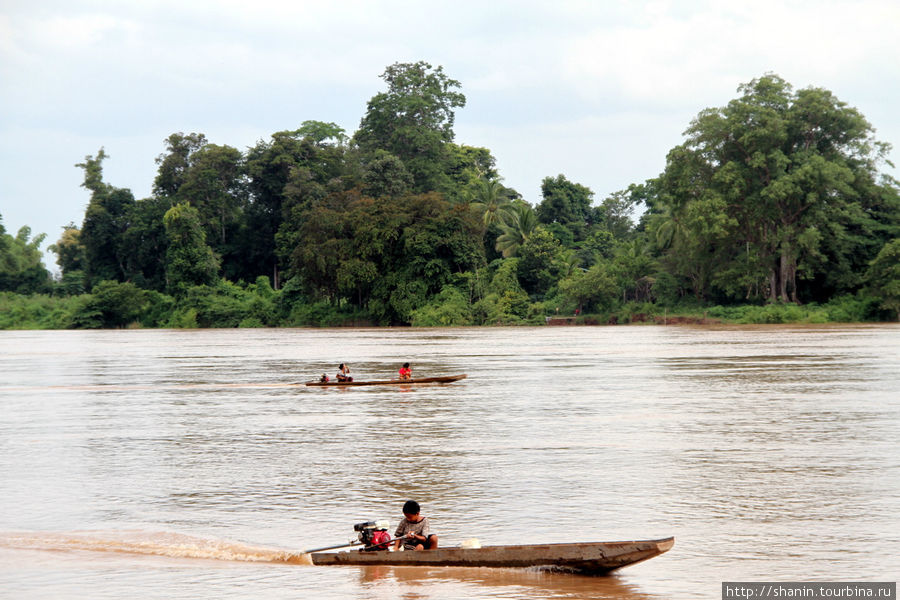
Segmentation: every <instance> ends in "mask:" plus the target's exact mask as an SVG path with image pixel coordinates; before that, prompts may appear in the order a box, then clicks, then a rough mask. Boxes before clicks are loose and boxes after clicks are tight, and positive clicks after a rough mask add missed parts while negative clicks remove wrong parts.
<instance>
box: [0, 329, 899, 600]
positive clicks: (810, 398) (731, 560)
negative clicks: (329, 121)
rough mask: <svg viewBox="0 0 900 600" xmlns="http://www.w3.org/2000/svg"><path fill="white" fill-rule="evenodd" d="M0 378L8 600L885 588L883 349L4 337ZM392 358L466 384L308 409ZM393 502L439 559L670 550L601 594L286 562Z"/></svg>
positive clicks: (887, 394) (434, 334) (714, 335)
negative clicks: (516, 548) (551, 550)
mask: <svg viewBox="0 0 900 600" xmlns="http://www.w3.org/2000/svg"><path fill="white" fill-rule="evenodd" d="M0 360H2V362H3V366H4V370H3V373H4V376H3V378H2V381H0V402H2V406H3V411H2V415H0V471H2V473H3V474H4V488H3V493H2V494H0V532H3V531H5V532H8V533H3V534H0V564H2V565H3V566H2V567H0V588H2V589H5V590H11V592H10V593H12V594H13V596H19V597H34V598H56V597H96V598H104V597H109V598H121V597H123V596H124V597H128V596H138V597H144V598H156V597H159V598H196V597H247V596H250V597H267V598H294V597H298V590H301V589H302V590H310V589H314V590H316V592H317V594H316V595H317V597H321V598H357V597H359V598H372V597H374V598H381V597H385V598H387V597H397V596H402V597H406V598H447V597H471V598H521V597H529V598H566V597H577V598H623V599H630V598H635V599H637V598H718V597H719V594H720V584H721V581H725V580H729V581H731V580H764V581H793V580H814V579H817V578H818V579H823V580H834V579H844V580H851V579H852V580H893V579H896V573H898V572H900V568H898V566H900V563H898V561H897V557H898V556H900V516H898V515H900V453H898V452H897V451H896V440H897V439H898V435H900V398H898V394H897V393H896V390H897V389H900V369H898V365H900V328H898V327H897V326H895V325H880V326H847V327H833V326H832V327H706V328H704V327H696V328H695V327H678V328H673V327H669V328H666V327H616V328H610V327H582V328H511V329H505V328H490V329H488V328H485V329H448V330H416V329H402V330H383V329H379V330H336V331H335V330H222V331H218V330H217V331H114V332H72V331H60V332H0ZM407 360H408V361H410V362H411V363H412V366H413V369H414V372H415V373H416V374H417V375H419V374H421V375H426V374H427V375H445V374H453V373H463V372H465V373H468V375H469V378H468V379H466V380H463V381H460V382H457V383H454V384H450V385H445V386H421V387H419V386H405V387H402V388H390V387H386V388H383V387H378V388H342V389H322V388H306V387H304V386H302V385H300V383H301V382H304V381H309V380H312V379H315V378H317V377H318V376H319V375H321V373H323V372H325V373H329V374H332V373H333V372H334V371H336V368H337V364H338V363H339V362H347V363H349V364H350V367H351V369H352V372H353V375H354V376H355V377H357V378H359V379H362V378H371V379H384V378H389V377H391V376H392V375H393V374H394V373H396V370H397V368H398V367H399V365H400V364H402V363H403V362H405V361H407ZM408 498H415V499H417V500H418V501H419V502H420V503H421V504H422V506H423V509H424V511H425V514H427V515H428V516H429V517H430V518H431V520H432V522H433V526H434V527H435V529H436V530H437V531H438V533H439V534H440V536H441V540H442V543H446V544H447V545H455V544H458V543H459V542H461V541H462V540H464V539H467V538H470V537H478V538H479V539H481V541H482V542H483V543H485V544H520V543H536V542H571V541H597V540H615V539H639V538H659V537H665V536H668V535H675V536H676V538H677V542H676V545H675V548H674V549H673V550H671V551H670V552H669V553H667V554H665V555H663V556H661V557H658V558H655V559H653V560H650V561H647V562H645V563H642V564H640V565H637V566H634V567H631V568H628V569H624V570H622V571H621V572H619V574H618V575H616V576H615V577H611V578H599V579H598V578H585V577H578V576H571V575H563V574H556V573H544V572H536V571H515V570H502V569H474V570H473V569H431V568H406V569H403V568H385V569H371V568H356V567H346V568H324V567H309V566H299V565H293V564H285V563H284V562H283V561H281V559H280V558H279V557H284V556H289V557H290V556H295V557H296V556H301V555H300V554H299V551H300V550H302V549H304V548H310V547H317V546H325V545H329V544H333V543H342V542H345V541H347V540H349V539H351V538H352V537H354V532H353V531H352V525H353V523H356V522H359V521H362V520H369V519H389V520H391V521H392V522H395V521H397V520H398V519H399V517H400V516H401V515H400V506H401V505H402V503H403V501H405V500H406V499H408ZM23 540H24V541H23ZM73 540H74V541H73ZM873 548H877V549H878V551H877V552H873V551H872V549H873ZM99 549H103V551H102V552H98V551H97V550H99ZM238 557H243V558H238ZM236 590H239V591H236Z"/></svg>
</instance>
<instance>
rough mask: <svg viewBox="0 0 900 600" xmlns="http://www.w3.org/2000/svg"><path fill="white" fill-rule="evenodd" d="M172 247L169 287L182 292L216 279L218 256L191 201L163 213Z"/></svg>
mask: <svg viewBox="0 0 900 600" xmlns="http://www.w3.org/2000/svg"><path fill="white" fill-rule="evenodd" d="M163 224H164V225H165V228H166V236H167V237H168V238H169V247H168V249H167V250H166V288H167V289H168V291H169V292H170V293H172V294H174V295H177V296H180V295H183V294H184V293H185V292H186V291H187V290H188V289H189V288H190V287H191V286H194V285H210V284H213V283H215V282H216V280H217V278H218V272H219V259H218V257H216V255H215V253H214V252H213V251H212V248H210V247H209V246H208V245H207V244H206V233H205V232H204V231H203V226H202V225H201V223H200V213H199V212H198V211H197V209H196V208H194V207H193V206H190V205H189V204H176V205H175V206H173V207H172V208H170V209H169V210H168V211H167V212H166V214H165V215H164V216H163Z"/></svg>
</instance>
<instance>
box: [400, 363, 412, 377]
mask: <svg viewBox="0 0 900 600" xmlns="http://www.w3.org/2000/svg"><path fill="white" fill-rule="evenodd" d="M400 379H412V369H410V368H409V363H408V362H407V363H403V366H402V367H400Z"/></svg>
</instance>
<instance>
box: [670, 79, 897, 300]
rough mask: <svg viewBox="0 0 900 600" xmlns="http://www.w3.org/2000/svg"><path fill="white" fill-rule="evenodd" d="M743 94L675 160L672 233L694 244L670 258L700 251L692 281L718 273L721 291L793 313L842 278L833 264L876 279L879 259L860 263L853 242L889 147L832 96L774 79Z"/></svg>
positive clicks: (704, 122) (708, 114) (690, 265)
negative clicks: (871, 265)
mask: <svg viewBox="0 0 900 600" xmlns="http://www.w3.org/2000/svg"><path fill="white" fill-rule="evenodd" d="M738 91H739V92H740V93H741V96H740V97H739V98H737V99H735V100H732V101H731V102H729V103H728V105H727V106H725V107H722V108H715V109H707V110H704V111H702V112H701V113H700V114H699V115H698V116H697V117H696V118H695V119H694V120H693V122H692V123H691V125H690V127H689V128H688V130H687V131H686V134H687V136H688V139H687V141H686V142H685V143H684V144H682V145H681V146H679V147H677V148H675V149H673V150H672V151H671V152H670V153H669V156H668V161H667V165H666V170H665V172H664V174H663V176H662V177H661V179H660V182H661V189H660V192H661V194H660V198H661V200H662V203H663V204H664V205H665V207H666V208H667V209H668V211H669V213H668V214H669V219H670V220H671V221H672V222H673V223H674V224H677V225H678V227H674V226H673V227H670V229H671V230H672V231H673V232H674V231H676V230H678V231H681V232H682V233H683V234H684V235H685V236H686V237H682V238H681V239H680V241H679V238H677V237H673V238H672V239H673V240H674V241H675V242H676V243H675V244H673V245H670V250H669V251H670V253H678V252H679V251H680V249H681V248H682V247H683V246H687V247H689V248H691V249H692V250H693V255H692V256H689V255H687V254H684V253H682V257H683V258H684V259H685V260H683V261H682V263H683V266H684V267H685V268H686V270H688V271H693V272H695V273H698V274H699V273H701V272H703V271H705V270H708V268H709V267H710V266H711V267H712V268H713V269H714V271H715V272H714V273H711V274H708V275H709V281H711V282H713V283H714V285H715V286H716V287H718V288H719V289H721V290H723V291H725V292H726V293H729V294H731V295H734V294H735V293H736V292H737V289H738V288H743V289H744V290H745V291H746V295H747V296H748V297H752V295H753V290H758V291H759V293H761V295H763V296H764V297H766V298H768V299H770V300H775V299H779V300H782V301H785V302H789V301H790V302H796V301H798V300H799V299H800V297H801V290H800V283H801V281H803V280H806V279H810V278H814V277H816V276H817V275H818V274H819V271H821V270H822V269H828V268H832V267H829V266H827V265H826V261H824V260H823V259H822V257H825V256H829V255H830V257H831V259H832V260H830V261H827V262H828V263H832V264H834V265H836V266H837V267H838V268H839V269H842V270H845V271H846V270H848V269H849V270H854V269H855V270H857V271H860V272H861V271H864V268H865V267H864V265H865V264H866V262H867V261H868V260H871V258H872V257H874V253H875V252H877V249H878V248H877V247H875V246H876V245H873V246H872V247H870V248H869V249H868V250H867V251H865V252H862V253H859V252H855V250H856V249H858V248H859V246H858V244H856V243H855V242H854V241H853V240H852V237H853V235H852V232H853V231H861V230H863V229H865V225H864V224H863V223H862V222H861V220H860V218H861V216H862V215H864V214H865V213H866V210H865V207H866V206H867V205H868V204H871V203H872V200H871V196H872V194H873V192H877V190H878V188H879V186H878V184H876V183H875V181H876V179H877V165H878V164H879V162H880V161H881V160H883V158H884V157H885V155H886V152H887V150H888V146H886V145H885V144H881V143H879V142H877V141H876V140H875V139H874V136H873V134H874V131H873V129H872V127H871V125H870V124H869V123H868V122H867V121H866V120H865V118H864V117H863V116H862V115H861V114H860V113H859V112H858V111H857V110H856V109H854V108H851V107H849V106H847V105H846V104H845V103H844V102H842V101H840V100H838V99H837V98H835V97H834V95H833V94H832V93H831V92H829V91H827V90H824V89H820V88H809V89H805V90H800V91H799V92H796V93H794V92H793V89H792V87H791V86H790V85H789V84H788V83H787V82H786V81H784V80H783V79H781V78H780V77H778V76H777V75H773V74H767V75H765V76H763V77H761V78H759V79H755V80H753V81H751V82H750V83H748V84H745V85H742V86H740V87H739V89H738ZM845 234H847V235H845ZM826 243H827V244H829V247H825V244H826ZM882 243H883V242H882ZM877 246H878V247H880V244H877ZM700 263H705V265H706V266H703V265H701V264H700ZM849 280H850V279H849V278H848V279H847V281H849Z"/></svg>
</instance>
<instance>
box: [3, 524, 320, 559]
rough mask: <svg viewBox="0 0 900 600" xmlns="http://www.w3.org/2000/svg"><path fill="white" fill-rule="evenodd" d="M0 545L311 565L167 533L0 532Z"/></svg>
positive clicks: (290, 555)
mask: <svg viewBox="0 0 900 600" xmlns="http://www.w3.org/2000/svg"><path fill="white" fill-rule="evenodd" d="M0 548H7V549H11V550H41V551H47V552H108V553H113V554H131V555H134V554H141V555H147V556H164V557H169V558H188V559H205V560H221V561H235V562H270V563H286V564H296V565H309V564H312V563H311V561H310V559H309V555H308V554H305V553H303V552H290V551H287V550H280V549H276V548H266V547H263V546H251V545H248V544H242V543H240V542H232V541H227V540H218V539H208V538H201V537H195V536H190V535H184V534H180V533H168V532H148V531H74V532H66V533H53V532H0Z"/></svg>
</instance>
